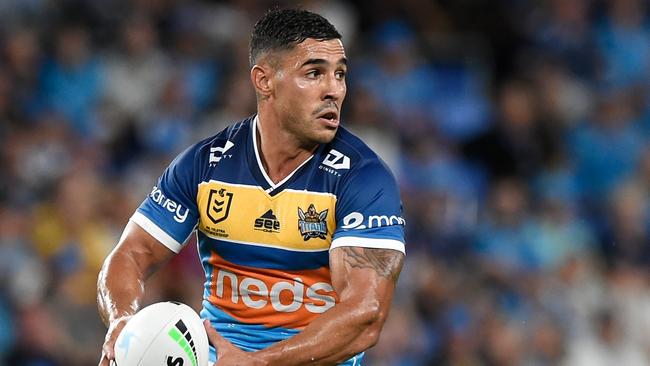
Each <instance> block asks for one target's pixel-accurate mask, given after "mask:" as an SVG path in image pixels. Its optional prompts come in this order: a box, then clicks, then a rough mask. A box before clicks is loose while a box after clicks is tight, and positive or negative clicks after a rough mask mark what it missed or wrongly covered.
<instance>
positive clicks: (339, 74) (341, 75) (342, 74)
mask: <svg viewBox="0 0 650 366" xmlns="http://www.w3.org/2000/svg"><path fill="white" fill-rule="evenodd" d="M336 77H337V78H339V79H345V71H338V72H337V73H336Z"/></svg>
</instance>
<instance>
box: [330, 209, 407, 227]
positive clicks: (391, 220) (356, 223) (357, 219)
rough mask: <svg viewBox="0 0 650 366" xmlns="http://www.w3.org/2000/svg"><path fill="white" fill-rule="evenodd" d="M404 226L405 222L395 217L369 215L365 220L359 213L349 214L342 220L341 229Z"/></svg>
mask: <svg viewBox="0 0 650 366" xmlns="http://www.w3.org/2000/svg"><path fill="white" fill-rule="evenodd" d="M392 225H402V226H403V225H406V220H404V219H403V218H402V217H400V216H396V215H390V216H388V215H370V216H368V218H367V219H366V218H365V216H363V214H362V213H360V212H351V213H349V214H347V215H346V216H345V217H344V218H343V226H341V228H342V229H345V230H352V229H357V230H359V229H373V228H378V227H382V226H392Z"/></svg>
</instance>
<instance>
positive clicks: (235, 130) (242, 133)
mask: <svg viewBox="0 0 650 366" xmlns="http://www.w3.org/2000/svg"><path fill="white" fill-rule="evenodd" d="M252 120H253V117H248V118H245V119H243V120H241V121H238V122H236V123H233V124H232V125H230V126H228V127H226V128H225V129H223V130H222V131H220V132H218V133H216V134H214V135H212V136H210V137H208V138H205V139H203V140H201V141H199V142H197V143H195V144H194V145H191V146H190V147H188V148H187V149H186V150H185V152H183V153H182V154H181V155H180V156H179V158H181V157H184V158H185V159H184V160H187V162H190V161H191V162H193V163H195V164H201V165H206V164H207V165H213V164H217V163H218V162H219V161H220V160H221V156H222V155H223V154H224V153H226V152H227V151H228V150H230V149H231V148H233V147H234V146H235V145H240V144H244V143H245V141H246V136H247V135H248V131H249V129H250V126H251V122H252Z"/></svg>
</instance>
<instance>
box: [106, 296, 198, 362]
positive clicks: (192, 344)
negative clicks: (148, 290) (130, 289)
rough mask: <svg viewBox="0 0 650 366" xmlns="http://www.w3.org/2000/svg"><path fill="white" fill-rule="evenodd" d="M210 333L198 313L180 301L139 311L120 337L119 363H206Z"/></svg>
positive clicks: (164, 303) (116, 352) (161, 303)
mask: <svg viewBox="0 0 650 366" xmlns="http://www.w3.org/2000/svg"><path fill="white" fill-rule="evenodd" d="M208 352H209V347H208V335H207V334H206V332H205V328H203V323H202V321H201V318H199V315H198V314H197V313H196V312H195V311H194V310H193V309H192V308H190V307H189V306H187V305H185V304H181V303H178V302H159V303H156V304H152V305H149V306H147V307H145V308H143V309H142V310H140V311H139V312H137V313H136V314H135V315H134V316H133V317H132V318H131V319H130V320H129V322H128V323H126V325H125V326H124V329H122V332H121V333H120V335H119V336H118V337H117V341H116V342H115V365H117V366H207V365H208Z"/></svg>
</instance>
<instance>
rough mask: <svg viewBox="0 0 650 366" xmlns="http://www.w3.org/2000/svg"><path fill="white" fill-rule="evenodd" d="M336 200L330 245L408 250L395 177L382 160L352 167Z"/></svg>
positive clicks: (333, 246) (335, 246) (332, 246)
mask: <svg viewBox="0 0 650 366" xmlns="http://www.w3.org/2000/svg"><path fill="white" fill-rule="evenodd" d="M349 174H350V175H349V176H348V177H347V181H346V182H345V185H344V187H343V189H342V190H341V193H340V194H339V197H337V203H336V230H335V231H334V235H333V240H332V245H331V247H330V250H331V249H334V248H337V247H345V246H355V247H366V248H378V249H393V250H397V251H400V252H402V253H405V252H406V251H405V245H404V225H405V221H404V219H403V218H402V203H401V199H400V195H399V189H398V188H397V183H396V182H395V178H394V177H393V175H392V174H391V173H390V171H389V170H388V168H387V167H386V166H385V165H384V164H383V163H381V161H379V160H374V161H371V162H368V163H365V164H364V165H363V166H361V167H360V168H358V169H355V170H354V171H351V172H350V173H349Z"/></svg>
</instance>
